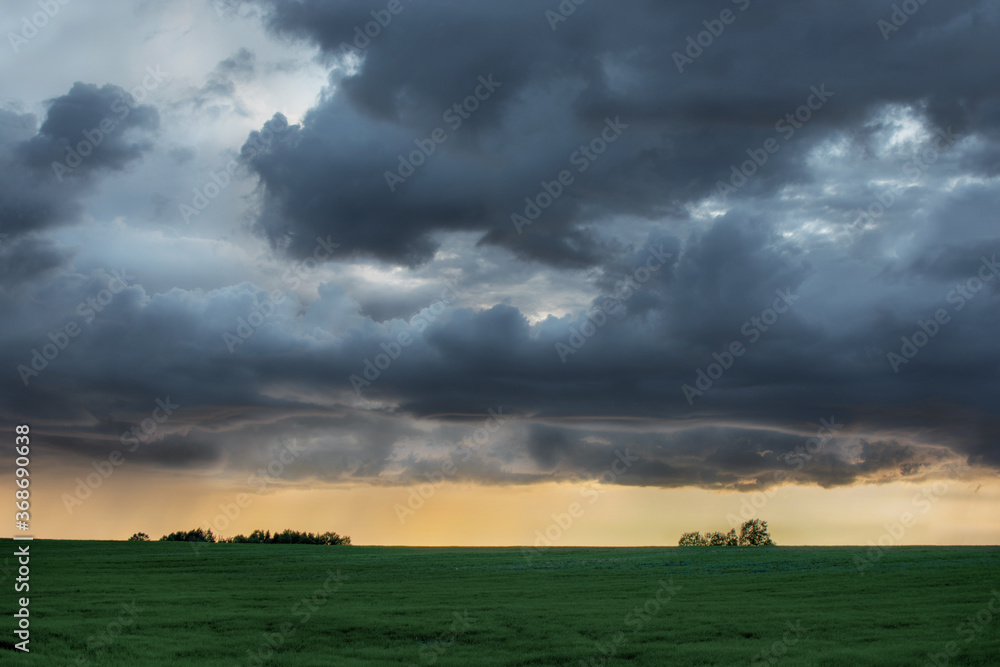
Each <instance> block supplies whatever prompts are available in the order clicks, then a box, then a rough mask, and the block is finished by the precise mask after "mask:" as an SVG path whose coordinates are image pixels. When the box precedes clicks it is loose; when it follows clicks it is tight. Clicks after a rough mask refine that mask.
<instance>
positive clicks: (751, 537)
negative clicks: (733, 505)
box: [739, 519, 774, 547]
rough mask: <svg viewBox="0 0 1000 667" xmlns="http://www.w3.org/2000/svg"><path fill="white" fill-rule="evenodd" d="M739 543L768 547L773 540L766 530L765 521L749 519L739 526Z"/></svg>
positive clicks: (742, 545)
mask: <svg viewBox="0 0 1000 667" xmlns="http://www.w3.org/2000/svg"><path fill="white" fill-rule="evenodd" d="M739 545H740V546H741V547H770V546H774V541H773V540H772V539H771V536H770V535H769V534H768V532H767V521H761V520H760V519H751V520H750V521H746V522H744V524H743V525H742V526H740V537H739Z"/></svg>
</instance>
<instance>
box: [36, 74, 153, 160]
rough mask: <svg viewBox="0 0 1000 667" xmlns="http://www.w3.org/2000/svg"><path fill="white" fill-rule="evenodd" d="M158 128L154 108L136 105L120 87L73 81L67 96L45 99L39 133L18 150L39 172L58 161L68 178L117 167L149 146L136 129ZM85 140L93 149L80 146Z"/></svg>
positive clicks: (139, 156) (149, 147)
mask: <svg viewBox="0 0 1000 667" xmlns="http://www.w3.org/2000/svg"><path fill="white" fill-rule="evenodd" d="M102 124H103V127H102ZM158 126H159V114H158V113H157V111H156V109H155V108H153V107H151V106H149V105H140V104H138V103H137V102H136V100H135V98H134V97H132V96H131V95H130V94H129V93H127V92H126V91H125V90H124V89H123V88H120V87H119V86H114V85H111V84H108V85H105V86H102V87H100V88H98V87H97V86H95V85H93V84H87V83H80V82H77V83H75V84H73V87H72V88H71V89H70V91H69V93H68V94H66V95H63V96H62V97H58V98H56V99H54V100H52V101H51V102H50V103H49V107H48V113H47V115H46V118H45V121H44V122H43V123H42V125H41V127H40V128H39V129H38V134H37V136H35V137H32V138H31V139H29V140H28V141H27V142H25V143H23V144H22V145H20V146H18V147H17V153H18V155H19V157H20V158H21V159H22V160H23V162H24V164H25V165H27V166H28V167H31V168H32V169H34V170H36V171H38V172H40V173H44V172H46V171H49V172H51V171H52V170H53V167H52V165H53V163H57V164H58V163H62V164H63V165H64V167H65V168H66V169H67V172H68V174H69V175H70V176H72V177H83V176H89V175H90V174H91V173H92V172H94V171H98V170H115V171H120V170H122V169H124V168H125V167H127V166H128V165H129V164H130V163H132V162H135V161H136V160H138V159H139V158H141V157H142V156H143V155H144V154H145V153H147V152H149V151H150V149H151V148H152V147H153V143H152V142H151V141H150V140H149V139H146V138H141V139H140V138H136V137H135V133H134V131H135V130H138V131H140V132H141V133H142V134H148V133H149V132H150V131H153V130H156V128H157V127H158ZM84 142H86V143H88V144H90V145H91V149H89V150H87V151H85V150H81V149H80V144H81V143H84ZM74 151H75V152H76V153H77V154H78V155H79V157H80V158H81V161H80V164H79V166H77V165H75V164H74V161H73V160H72V159H70V157H71V156H72V154H73V152H74Z"/></svg>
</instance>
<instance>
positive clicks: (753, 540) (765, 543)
mask: <svg viewBox="0 0 1000 667" xmlns="http://www.w3.org/2000/svg"><path fill="white" fill-rule="evenodd" d="M677 546H680V547H772V546H774V540H772V539H771V536H770V534H768V532H767V521H761V520H760V519H751V520H750V521H746V522H744V523H743V525H742V526H740V534H739V535H737V534H736V529H735V528H733V529H732V530H730V531H729V532H728V533H720V532H718V531H715V532H711V533H705V534H704V535H702V534H701V533H700V532H695V533H684V534H683V535H681V539H680V541H678V542H677Z"/></svg>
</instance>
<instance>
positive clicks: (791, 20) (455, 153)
mask: <svg viewBox="0 0 1000 667" xmlns="http://www.w3.org/2000/svg"><path fill="white" fill-rule="evenodd" d="M261 4H262V5H263V6H265V7H267V8H269V9H270V13H269V14H268V19H267V21H268V25H269V26H270V27H271V28H272V30H274V31H275V32H276V33H279V34H282V35H287V36H292V37H296V38H302V39H307V40H311V41H313V42H315V43H316V44H317V45H318V46H319V47H320V48H321V49H322V50H323V51H324V53H326V54H327V55H328V56H329V57H330V58H331V59H337V58H339V57H341V56H342V54H343V53H345V49H344V48H343V46H342V45H343V44H348V45H352V44H354V40H355V39H356V38H357V39H358V44H359V45H362V46H363V50H359V49H355V50H356V51H358V52H360V53H362V57H363V61H362V63H361V66H360V69H359V70H358V71H357V72H356V73H354V74H352V75H350V76H345V77H343V78H338V79H335V80H334V83H335V85H336V87H337V89H336V92H335V93H334V94H332V95H330V96H329V97H327V98H326V99H325V100H324V101H323V102H322V103H321V104H320V105H319V106H317V107H316V108H314V109H313V110H312V111H311V112H310V114H309V115H308V116H307V117H306V119H305V121H304V123H303V125H302V127H300V128H294V131H293V132H291V133H289V135H288V136H286V137H285V138H284V139H283V140H282V141H281V142H280V143H279V145H278V146H277V147H276V150H274V151H272V152H270V153H269V154H267V155H266V156H263V157H261V158H260V159H258V160H256V161H255V164H254V167H255V169H256V170H257V171H258V173H259V174H260V177H261V181H262V184H263V186H264V188H265V192H266V199H265V201H266V206H265V208H264V212H263V214H262V216H261V218H260V221H259V228H260V229H261V230H262V231H263V232H264V233H265V234H266V235H267V236H268V238H270V239H271V241H272V242H274V243H275V244H276V245H277V246H279V247H286V246H287V248H288V249H289V250H290V252H292V253H293V254H295V255H304V254H306V253H308V252H310V251H311V247H312V243H313V239H314V238H315V237H316V236H317V235H323V234H330V233H332V234H333V235H334V236H336V237H337V238H343V239H345V241H347V242H348V244H349V245H350V246H351V247H352V248H354V249H355V251H356V252H363V253H367V254H370V255H373V256H375V257H378V258H380V259H384V260H387V261H391V262H398V263H401V264H408V265H413V264H416V263H421V262H424V261H427V260H428V259H429V258H430V257H431V256H432V254H433V252H434V250H435V248H436V247H437V246H436V242H435V240H434V238H433V234H434V233H435V232H437V231H441V230H454V229H463V230H474V231H479V232H482V234H483V238H484V240H486V241H487V242H489V243H496V244H501V245H503V246H505V247H508V248H510V249H511V250H512V251H513V252H515V253H516V254H518V255H519V256H522V257H526V258H536V259H539V260H542V261H545V262H550V263H553V264H555V265H564V264H566V263H570V264H582V265H592V264H599V263H601V261H602V257H603V255H604V254H606V251H607V249H606V248H605V247H603V245H602V244H601V242H600V241H598V238H599V237H598V236H597V234H596V233H595V229H592V228H591V226H593V227H595V228H599V227H601V226H605V225H607V224H609V222H608V219H609V217H610V216H612V215H615V214H623V213H628V214H634V215H639V216H658V215H662V214H663V213H669V212H673V213H675V214H680V215H683V208H684V206H685V205H687V204H689V203H691V202H693V201H697V200H699V199H701V198H703V197H705V196H709V195H711V194H713V193H714V192H715V191H716V185H717V182H718V181H719V180H725V179H728V178H729V176H730V168H731V166H732V165H734V164H740V163H742V162H743V161H745V160H746V159H747V154H746V151H747V150H748V149H749V150H755V149H759V148H760V147H761V146H762V145H763V144H764V142H765V141H766V140H767V139H769V138H774V139H776V140H777V141H778V142H779V144H780V146H781V148H780V153H778V154H777V155H776V156H774V157H773V158H771V160H770V163H769V164H767V165H765V166H764V167H763V168H761V169H760V171H759V174H758V175H757V176H756V177H755V178H753V179H751V182H750V183H749V184H748V185H747V186H746V187H745V189H744V190H742V191H741V192H740V194H741V195H754V196H767V195H769V194H771V193H774V192H776V191H778V190H779V189H780V188H782V187H783V186H785V185H786V184H788V183H794V182H799V181H802V180H803V179H807V178H808V175H807V170H805V169H804V168H803V167H804V162H803V161H804V160H805V157H806V155H807V154H808V152H809V151H810V150H811V149H812V148H814V147H815V146H816V145H817V144H819V143H820V142H822V141H824V140H826V139H828V138H830V137H832V136H834V135H835V134H837V133H844V135H846V136H847V137H852V136H853V137H856V138H857V139H858V140H862V138H863V135H864V133H863V132H862V131H861V128H860V124H861V123H862V122H863V121H865V120H866V119H869V118H870V117H871V114H873V113H875V112H877V111H878V110H879V109H880V108H881V107H883V106H884V105H886V104H904V105H914V106H917V107H919V108H921V109H923V110H924V113H925V114H926V115H927V117H928V118H929V120H930V122H931V123H932V124H934V125H936V126H939V127H942V128H946V127H950V126H951V127H954V130H955V131H957V132H960V133H984V134H989V135H995V132H996V130H997V127H998V126H997V124H996V120H997V116H996V114H995V113H992V110H994V109H995V108H996V106H997V104H998V102H1000V95H998V93H997V91H996V88H995V86H993V85H992V84H991V78H990V77H989V76H984V75H983V73H982V72H981V70H980V68H977V67H966V66H964V65H961V64H960V63H969V62H974V63H988V62H995V61H996V60H997V56H998V55H1000V53H998V48H1000V47H998V46H997V44H996V40H995V39H993V33H994V31H995V29H996V28H997V22H998V17H997V13H996V11H995V9H993V8H991V6H990V5H989V4H988V3H968V4H963V5H958V6H956V5H949V4H945V3H936V4H935V3H932V4H930V5H927V6H922V7H921V10H920V12H919V15H917V16H915V17H914V18H913V19H912V20H911V21H909V22H908V23H907V24H906V25H905V26H904V27H903V28H902V29H900V30H899V31H896V32H894V33H891V36H890V39H889V40H888V41H885V40H884V39H883V35H882V33H881V32H880V30H879V28H878V27H877V21H878V20H880V19H888V18H889V15H890V14H891V11H892V10H891V8H884V7H881V6H877V5H873V4H872V3H869V2H860V1H857V0H855V1H851V2H846V3H845V2H814V3H810V4H809V5H808V6H802V7H795V8H792V7H786V6H781V7H776V6H771V5H767V4H763V3H756V2H743V1H741V2H739V3H714V4H711V5H705V4H704V3H659V2H655V3H654V2H641V1H634V2H629V3H626V4H625V5H622V4H620V3H619V4H612V5H602V4H590V5H588V6H586V7H583V6H581V7H579V8H578V10H577V11H576V12H575V13H574V14H573V15H572V16H571V17H569V18H568V20H566V21H565V22H563V23H559V24H557V25H556V30H554V31H553V30H552V29H551V28H550V24H549V22H548V20H547V19H546V17H545V15H544V11H545V10H546V9H551V8H548V7H546V6H543V5H539V4H538V3H534V2H527V1H516V2H508V3H503V4H490V5H483V4H468V3H457V2H444V3H433V4H413V5H411V4H409V3H405V2H404V3H402V5H401V7H402V11H401V12H400V13H399V14H397V15H395V16H393V17H392V19H391V22H389V23H388V24H387V25H385V26H384V27H380V28H379V34H378V35H377V36H375V37H372V38H371V39H370V40H369V41H367V42H366V41H365V40H364V39H362V38H358V37H357V33H356V32H355V28H356V27H360V28H361V29H362V30H363V29H364V27H365V24H366V23H368V22H370V21H372V20H373V18H372V15H371V14H370V12H371V11H373V10H374V11H376V12H378V11H384V4H380V3H372V2H343V3H337V4H335V5H331V4H330V3H324V2H319V1H318V0H309V1H305V2H285V1H283V0H267V1H263V0H262V2H261ZM724 9H728V10H730V11H732V12H734V15H735V22H733V23H732V24H731V25H728V26H725V28H724V32H723V33H722V34H721V35H719V36H718V37H716V38H714V40H713V43H712V44H711V45H710V46H708V47H705V48H704V49H703V53H701V54H700V55H698V56H697V58H696V59H695V60H694V61H693V62H691V63H686V64H684V65H683V69H684V72H683V73H680V72H678V67H677V65H676V61H675V56H674V54H675V53H676V52H682V53H683V52H684V51H685V49H686V48H687V47H688V42H687V38H688V37H689V36H696V35H697V34H698V33H699V32H702V31H704V30H705V29H706V28H705V26H704V25H703V21H706V20H707V21H714V20H717V19H718V16H719V13H720V11H721V10H724ZM744 10H745V11H744ZM720 25H721V24H720ZM371 32H373V33H374V32H375V30H374V29H372V30H371ZM348 50H349V49H348ZM692 53H696V51H695V50H692ZM872 63H878V66H872ZM887 72H891V73H892V74H891V76H889V75H887V74H886V73H887ZM489 74H492V75H494V76H495V78H496V80H498V81H499V82H501V83H502V85H501V86H500V87H499V88H498V89H497V90H496V91H495V92H493V93H492V94H491V95H490V97H489V99H487V100H485V101H483V102H482V104H481V108H480V109H479V110H477V111H475V112H474V113H472V114H471V118H469V119H468V120H466V121H464V122H463V124H462V126H461V127H459V128H457V129H455V130H451V129H449V128H448V127H447V125H445V124H444V123H443V120H442V114H443V113H444V112H445V111H446V110H447V109H449V108H450V107H452V106H453V105H454V104H455V103H456V102H461V101H462V100H463V99H465V98H467V97H468V96H469V95H472V94H473V92H474V89H475V87H476V85H477V80H478V77H480V76H483V75H489ZM817 90H822V91H829V92H830V93H831V95H832V96H827V94H826V93H825V92H824V93H823V94H822V95H821V96H819V97H816V96H815V94H814V93H815V91H817ZM810 100H811V102H812V103H813V104H814V108H815V105H816V104H818V106H819V108H818V110H815V111H814V112H813V116H814V117H813V118H812V119H811V120H810V121H809V122H808V123H807V124H806V125H805V126H804V127H798V123H796V122H795V121H794V120H793V121H792V122H791V123H788V122H786V123H785V124H784V126H783V128H782V129H781V130H779V131H776V130H775V124H776V122H777V121H779V120H780V119H782V118H784V117H785V116H786V114H789V113H794V112H795V111H796V110H797V109H798V108H799V107H801V106H802V105H804V104H806V103H807V101H810ZM618 117H620V118H621V122H622V123H624V124H627V125H628V126H629V127H628V129H627V130H625V132H624V134H623V135H622V136H621V137H620V138H619V139H618V141H617V142H616V143H614V144H612V145H611V146H610V147H609V148H608V150H607V152H606V154H604V155H602V156H600V157H599V158H598V159H597V160H596V161H595V162H593V163H592V164H591V165H590V167H589V168H588V169H587V171H586V172H585V173H576V172H575V170H574V168H573V167H572V166H571V165H570V163H569V159H570V156H571V154H573V152H574V151H575V150H577V149H578V148H579V147H580V146H581V145H584V144H586V143H589V142H590V141H591V140H592V139H594V138H595V137H597V136H599V133H600V132H601V130H602V126H603V125H604V121H605V119H606V118H618ZM435 127H442V128H443V129H445V130H446V132H447V134H448V135H449V138H448V140H447V142H446V143H444V144H443V145H441V146H439V147H438V148H437V149H436V152H435V154H434V155H431V156H430V157H428V158H427V160H426V164H425V165H424V166H421V167H418V168H417V169H416V173H415V174H414V175H413V176H412V177H409V178H408V179H407V182H405V183H403V184H401V185H399V186H398V187H397V189H396V191H395V192H392V193H391V192H389V188H388V187H387V186H386V182H385V177H384V172H385V171H386V170H390V171H392V170H395V169H396V168H397V166H398V157H397V156H398V155H400V154H403V155H404V156H405V155H407V154H409V153H410V152H411V151H413V150H414V149H415V145H414V140H422V139H425V138H426V137H427V136H429V135H430V133H431V131H432V130H433V129H434V128H435ZM542 128H545V129H544V130H542ZM581 164H582V163H581ZM567 168H568V169H570V170H571V171H573V172H574V176H575V177H576V180H575V183H574V184H573V185H572V186H570V187H568V188H566V192H565V193H564V194H563V195H562V196H561V198H559V199H558V200H557V201H556V203H555V204H554V205H553V206H552V207H551V208H549V209H548V210H546V211H544V212H543V214H542V216H541V217H540V219H539V220H538V221H537V222H535V223H534V224H533V225H532V226H531V227H529V228H528V231H527V232H526V233H525V234H523V235H518V234H517V233H516V232H515V230H514V227H513V225H512V224H511V214H512V213H514V212H518V213H523V210H524V208H525V202H524V199H525V197H534V196H535V195H537V194H538V193H539V192H541V191H542V186H541V182H542V181H543V180H545V181H547V182H552V181H553V180H554V179H555V178H556V176H557V174H558V173H559V171H560V170H562V169H567ZM849 211H850V209H848V210H847V211H844V213H845V214H849Z"/></svg>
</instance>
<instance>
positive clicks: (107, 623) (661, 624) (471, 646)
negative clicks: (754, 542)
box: [0, 540, 1000, 667]
mask: <svg viewBox="0 0 1000 667" xmlns="http://www.w3.org/2000/svg"><path fill="white" fill-rule="evenodd" d="M18 544H23V543H18ZM4 548H5V553H6V554H11V553H13V551H14V542H13V541H12V540H4ZM861 553H863V550H862V549H860V548H796V547H775V548H758V549H752V548H698V547H694V548H684V549H681V548H644V549H607V548H562V549H550V550H547V551H546V552H544V553H542V554H536V555H535V557H534V559H533V560H532V562H531V563H529V562H528V561H527V560H526V558H525V557H524V556H523V555H522V552H521V550H520V549H516V548H514V549H499V548H497V549H494V548H482V549H479V548H477V549H471V548H404V547H393V548H390V547H357V546H355V547H317V546H284V545H243V544H208V545H204V546H203V547H202V548H201V549H200V550H199V551H198V552H197V553H196V551H195V549H194V548H193V547H192V545H190V544H187V543H176V542H148V543H129V542H73V541H44V540H39V541H35V542H32V543H31V563H30V566H31V574H30V577H31V580H30V585H31V591H30V593H29V594H28V595H29V597H30V598H31V604H30V613H31V617H30V618H31V620H32V624H31V643H30V647H31V653H30V654H24V653H22V652H16V651H14V650H13V642H14V641H17V640H16V638H15V637H14V635H13V625H14V624H13V619H12V617H11V612H5V613H6V614H7V627H8V630H6V631H5V635H4V637H5V638H4V640H3V642H4V647H3V648H4V650H3V651H0V663H2V664H4V665H7V664H24V665H46V666H51V665H78V664H79V665H86V664H91V665H122V666H125V665H237V664H243V665H249V664H265V665H273V666H275V667H279V666H283V665H288V666H290V665H317V666H319V665H358V666H361V665H411V664H412V665H430V664H435V665H463V666H464V665H602V664H608V665H751V664H780V665H788V666H792V665H851V666H853V665H911V666H912V665H917V666H922V665H927V664H934V663H933V662H930V660H929V658H928V654H940V655H939V657H938V658H937V659H936V660H937V662H938V664H942V665H943V664H949V665H1000V613H994V612H992V611H990V610H989V606H988V605H989V603H990V600H991V598H992V597H993V592H992V591H993V590H994V589H996V590H998V591H1000V548H996V547H902V548H895V549H890V550H887V551H886V552H885V554H884V556H883V557H882V558H881V559H880V560H878V561H877V562H876V563H874V564H872V565H871V566H870V567H869V568H868V569H867V570H866V571H865V573H864V575H861V574H859V572H858V570H857V568H856V567H855V565H854V563H853V562H852V561H853V557H854V556H856V555H859V554H861ZM13 560H14V559H13V558H10V557H8V561H7V562H6V563H5V564H4V565H5V569H4V577H3V579H4V586H5V587H6V590H7V591H8V593H7V596H6V599H7V600H8V605H7V608H8V609H13V608H14V599H15V594H14V592H13V576H16V574H13V573H12V570H11V566H10V563H12V562H13ZM338 571H339V577H338V576H335V575H337V573H338ZM324 586H325V589H324ZM657 597H659V601H657ZM993 599H994V600H996V601H995V602H994V603H993V608H994V609H996V610H998V611H1000V598H993ZM977 615H978V618H977ZM987 617H989V618H987ZM970 619H971V620H970ZM269 640H270V642H271V643H273V644H274V645H275V646H276V648H273V649H271V648H269V645H268V641H269ZM950 642H954V644H952V645H951V646H950V648H951V650H952V652H953V653H955V655H953V656H948V654H947V652H946V651H947V650H948V648H949V643H950ZM601 647H603V649H604V651H607V652H611V651H613V654H612V655H611V657H610V659H607V660H605V657H604V655H603V653H602V651H601ZM763 651H768V652H769V653H770V652H772V651H775V652H777V653H780V654H782V655H781V657H780V658H777V659H776V660H775V661H774V662H768V656H764V655H763V654H762V652H763ZM251 654H255V655H257V656H258V657H257V658H251ZM771 657H776V656H774V654H773V653H772V654H771ZM946 658H947V661H946V662H945V659H946ZM761 660H763V663H761V662H760V661H761ZM88 661H89V662H88Z"/></svg>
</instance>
